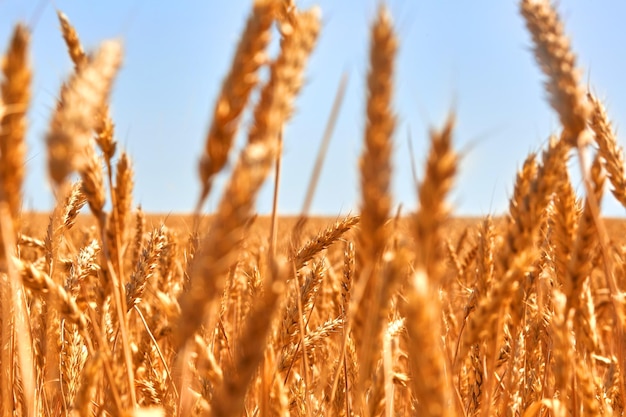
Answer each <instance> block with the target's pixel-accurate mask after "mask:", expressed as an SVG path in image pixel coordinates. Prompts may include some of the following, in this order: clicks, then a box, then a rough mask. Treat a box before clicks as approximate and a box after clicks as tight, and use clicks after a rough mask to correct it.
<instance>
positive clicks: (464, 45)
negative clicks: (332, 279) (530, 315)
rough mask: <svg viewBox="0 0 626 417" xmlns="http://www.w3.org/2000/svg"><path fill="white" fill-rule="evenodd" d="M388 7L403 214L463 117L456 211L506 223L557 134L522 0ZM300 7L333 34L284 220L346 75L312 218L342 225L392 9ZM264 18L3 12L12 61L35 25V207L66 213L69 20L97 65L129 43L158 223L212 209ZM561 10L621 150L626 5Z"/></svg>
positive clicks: (128, 6)
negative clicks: (524, 167) (110, 41)
mask: <svg viewBox="0 0 626 417" xmlns="http://www.w3.org/2000/svg"><path fill="white" fill-rule="evenodd" d="M386 3H387V5H388V7H389V9H390V11H391V14H392V16H393V18H394V22H395V25H396V30H397V35H398V38H399V52H398V56H397V71H396V78H395V84H396V92H395V98H394V99H395V110H396V113H397V118H398V123H397V127H396V130H395V136H394V140H395V156H394V158H395V165H394V198H395V202H396V204H402V206H403V209H404V210H411V209H413V208H414V207H415V200H416V198H415V185H414V182H413V179H412V175H411V162H410V155H409V145H408V143H409V140H411V141H412V148H413V150H414V154H415V160H416V165H417V172H418V175H419V173H420V172H422V170H423V163H424V160H425V157H426V155H425V152H426V150H427V146H428V131H429V129H430V128H431V127H438V126H440V125H441V124H442V123H443V121H444V120H445V118H446V116H447V114H448V112H450V111H454V112H456V117H457V127H456V132H455V143H456V147H457V149H459V151H460V152H461V153H462V154H463V160H462V165H461V167H460V168H461V170H460V174H459V177H458V180H457V183H456V187H455V189H454V193H453V195H452V198H451V204H452V205H453V207H454V209H455V214H456V215H459V216H475V215H484V214H489V213H491V214H500V213H502V212H504V211H505V210H506V208H507V202H508V197H509V196H510V195H511V193H512V189H513V181H514V178H515V173H516V171H517V169H518V168H519V167H521V164H522V162H523V160H524V158H525V157H526V155H527V154H528V153H529V152H532V151H540V149H541V147H543V146H544V145H545V144H546V143H547V140H548V137H549V135H550V134H556V133H558V129H559V125H558V119H557V117H556V116H555V114H554V112H553V111H552V110H551V109H550V108H549V106H548V104H547V102H546V101H545V93H544V91H543V81H544V77H543V75H542V74H541V73H540V71H539V69H538V67H537V65H536V63H535V61H534V58H533V56H532V52H531V50H530V36H529V35H528V33H527V32H526V30H525V27H524V23H523V20H522V19H521V17H520V15H519V13H518V5H517V1H512V0H511V1H501V0H485V1H474V2H459V1H453V0H422V1H412V0H389V1H387V2H386ZM297 4H298V6H299V7H300V8H308V7H311V6H313V5H318V6H319V7H320V8H321V10H322V16H323V28H322V32H321V36H320V39H319V42H318V45H317V48H316V50H315V52H314V53H313V55H312V57H311V60H310V63H309V66H308V69H307V73H306V85H305V86H304V88H303V90H302V93H301V95H300V96H299V97H298V99H297V101H296V113H295V115H294V117H293V119H292V120H291V122H290V124H289V125H288V126H287V127H286V130H285V136H284V140H285V144H284V154H283V175H282V178H281V190H280V204H279V210H280V213H281V214H284V215H288V214H297V213H299V211H300V209H301V207H302V203H303V200H304V195H305V192H306V187H307V184H308V181H309V178H310V175H311V171H312V168H313V163H314V159H315V155H316V153H317V149H318V147H319V144H320V141H321V137H322V134H323V132H324V127H325V124H326V122H327V120H328V117H329V114H330V110H331V106H332V103H333V99H334V96H335V93H336V91H337V88H338V86H339V82H340V79H341V77H342V74H343V73H346V74H347V76H348V85H347V91H346V95H345V99H344V102H343V106H342V108H341V111H340V114H339V120H338V123H337V127H336V130H335V133H334V136H333V140H332V143H331V145H330V148H329V153H328V156H327V158H326V160H325V163H324V167H323V171H322V175H321V178H320V182H319V186H318V191H317V194H316V196H315V199H314V202H313V207H312V214H317V215H328V216H336V215H338V214H340V213H342V214H345V213H348V212H350V211H355V209H356V208H357V207H358V203H359V194H358V191H359V189H358V168H357V167H358V165H357V163H358V158H359V155H360V152H361V146H362V137H363V128H364V125H365V121H364V120H365V119H364V114H365V101H366V92H365V88H364V87H365V77H366V74H367V61H368V43H369V26H370V23H371V21H372V19H373V17H374V15H375V12H376V8H377V7H378V4H379V0H342V1H336V0H316V1H309V0H307V1H298V2H297ZM251 5H252V0H230V1H227V2H226V1H201V0H193V1H192V0H190V1H185V2H178V1H157V0H124V1H121V0H117V1H108V2H95V1H75V0H74V1H70V0H56V1H54V2H52V1H49V0H46V1H43V0H40V1H29V2H26V1H21V0H0V47H1V48H2V50H3V51H4V50H5V49H6V45H7V43H8V40H9V36H10V33H11V31H12V28H13V25H14V24H15V23H17V22H19V21H22V22H25V23H26V24H27V25H28V26H29V27H31V29H32V50H31V58H32V63H33V67H34V85H33V103H32V106H31V109H30V113H29V116H30V129H29V137H28V145H29V152H28V154H29V158H28V161H27V169H28V180H27V184H26V189H25V197H24V204H25V207H24V208H25V209H27V210H29V209H30V210H38V211H43V210H50V209H51V208H52V207H53V204H54V198H53V196H52V193H51V191H50V187H49V185H48V180H47V177H46V166H45V165H46V155H45V147H44V141H43V138H44V135H45V132H46V129H47V124H48V120H49V118H50V115H51V110H52V109H53V107H54V105H55V101H56V98H57V95H58V91H59V87H60V85H61V83H62V81H63V80H64V79H65V78H66V77H67V76H68V75H69V74H70V72H71V70H72V64H71V62H70V59H69V57H68V55H67V52H66V48H65V44H64V42H63V39H62V37H61V34H60V30H59V22H58V20H57V16H56V10H61V11H63V12H64V13H65V14H66V15H67V16H68V18H69V19H70V21H71V22H72V23H73V25H74V26H75V28H76V29H77V31H78V33H79V35H80V37H81V40H82V42H83V45H84V47H85V49H86V50H88V51H89V50H93V49H94V48H96V47H97V46H98V44H99V42H101V41H102V40H104V39H107V38H121V39H123V41H124V45H125V59H124V65H123V68H122V70H121V72H120V73H119V75H118V77H117V80H116V82H115V87H114V92H113V95H112V99H111V102H112V113H113V119H114V121H115V123H116V138H117V140H118V142H119V145H118V146H119V148H118V149H125V150H127V151H128V152H129V153H130V155H131V157H132V159H133V161H134V168H135V171H136V176H135V202H136V203H137V204H141V205H142V207H143V209H144V210H145V211H146V212H160V213H168V212H182V213H184V212H190V211H191V210H193V208H194V205H195V202H196V200H197V197H198V192H199V187H198V180H197V174H196V173H197V161H198V157H199V155H200V153H201V150H202V148H203V146H204V139H205V135H206V132H207V129H208V126H209V123H210V118H211V113H212V111H213V105H214V101H215V99H216V97H217V94H218V91H219V88H220V85H221V82H222V79H223V77H224V76H225V74H226V72H227V69H228V68H229V66H230V61H231V58H232V55H233V53H234V50H235V47H236V44H237V41H238V39H239V35H240V33H241V31H242V29H243V27H244V24H245V20H246V18H247V16H248V13H249V11H250V8H251ZM558 9H559V12H560V14H561V17H562V19H563V20H564V22H565V25H566V27H565V29H566V32H567V33H568V34H569V35H570V37H571V39H572V46H573V49H574V51H575V52H576V53H577V56H578V62H579V66H580V67H581V68H582V69H583V70H584V73H583V74H582V80H583V82H584V83H585V84H588V85H589V87H590V88H591V89H592V90H593V91H594V92H595V93H596V94H597V95H598V96H599V97H600V98H602V99H604V100H605V105H606V107H607V111H608V113H609V116H610V117H611V118H612V120H613V121H614V124H615V126H616V127H617V129H618V136H619V132H620V130H619V128H620V126H622V125H624V121H625V120H626V119H625V118H626V83H625V82H624V74H625V73H626V56H625V55H624V54H623V53H622V52H621V51H622V50H621V47H622V46H623V45H626V31H624V30H623V16H625V15H626V2H615V1H609V0H597V1H594V2H589V1H585V0H569V1H567V2H559V3H558ZM276 41H277V39H274V43H273V46H272V48H271V52H272V53H274V54H275V52H276V50H277V48H276V46H277V42H276ZM242 122H243V125H242V129H241V131H240V132H241V134H240V136H239V141H238V144H237V145H238V146H237V151H238V150H239V149H240V148H241V146H242V144H243V142H244V141H245V133H246V131H247V126H249V125H250V117H249V114H246V115H245V116H244V118H243V120H242ZM620 141H621V138H620ZM621 143H622V145H623V143H624V142H623V141H621ZM235 157H236V154H233V155H232V157H231V161H234V158H235ZM575 162H576V161H575V160H574V159H573V160H572V161H571V163H570V165H571V167H572V173H573V174H574V175H573V178H574V179H575V184H576V185H577V187H578V190H579V192H582V188H583V187H582V184H581V183H580V180H579V178H580V177H579V175H577V164H576V163H575ZM227 175H228V172H226V173H225V174H222V175H220V181H219V182H218V187H217V188H215V189H214V191H213V194H212V195H211V197H210V199H209V202H208V204H207V206H206V208H205V211H207V212H208V211H211V210H212V209H214V208H215V206H216V205H217V203H218V201H219V196H220V188H221V187H220V186H219V184H223V182H224V180H225V179H226V178H227ZM270 183H271V181H268V185H270ZM271 192H272V190H271V186H267V187H266V188H265V190H264V191H263V193H262V194H261V196H260V199H259V202H258V210H259V212H260V213H268V212H270V210H271ZM606 195H607V197H605V200H604V203H603V211H604V214H605V215H607V216H623V215H624V213H625V211H624V209H623V208H622V207H621V206H620V205H619V204H618V203H616V202H615V201H614V200H613V198H612V197H611V196H610V193H608V192H607V193H606Z"/></svg>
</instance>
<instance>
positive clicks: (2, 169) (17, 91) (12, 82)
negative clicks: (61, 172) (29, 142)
mask: <svg viewBox="0 0 626 417" xmlns="http://www.w3.org/2000/svg"><path fill="white" fill-rule="evenodd" d="M29 38H30V34H29V32H28V29H26V27H24V26H22V25H17V26H16V27H15V30H14V31H13V36H12V38H11V41H10V43H9V48H8V50H7V52H6V54H5V56H4V59H3V61H2V75H3V80H2V85H1V86H0V89H1V100H0V109H1V110H2V111H1V112H0V200H1V201H4V202H6V203H7V205H8V208H9V212H10V214H11V218H12V220H13V222H14V224H15V225H16V222H17V218H18V213H19V211H20V209H21V204H22V183H23V182H24V176H25V169H24V165H25V161H24V159H25V155H26V124H27V122H26V111H27V110H28V106H29V103H30V80H31V70H30V63H29V62H28V45H29V42H30V41H29ZM0 256H1V255H0Z"/></svg>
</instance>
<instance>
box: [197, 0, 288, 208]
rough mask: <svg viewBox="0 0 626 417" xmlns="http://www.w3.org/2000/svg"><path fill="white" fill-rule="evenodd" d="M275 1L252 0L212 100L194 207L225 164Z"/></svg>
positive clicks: (265, 41) (261, 60) (260, 59)
mask: <svg viewBox="0 0 626 417" xmlns="http://www.w3.org/2000/svg"><path fill="white" fill-rule="evenodd" d="M276 6H277V2H276V1H275V0H256V1H255V2H254V5H253V6H252V13H251V14H250V17H249V18H248V21H247V23H246V28H245V29H244V32H243V34H242V36H241V39H240V41H239V45H238V46H237V50H236V52H235V56H234V57H233V61H232V64H231V68H230V71H229V73H228V75H227V76H226V78H225V79H224V82H223V83H222V90H221V92H220V95H219V97H218V99H217V101H216V103H215V108H214V110H213V121H212V122H211V127H210V128H209V133H208V135H207V138H206V144H205V148H204V152H203V154H202V157H201V158H200V165H199V174H200V184H201V187H202V190H201V192H200V199H199V202H198V208H200V206H201V205H202V203H203V202H204V200H205V199H206V198H207V196H208V195H209V192H210V191H211V187H212V182H213V177H214V176H215V174H217V173H218V172H219V171H220V170H221V169H222V168H223V167H224V165H225V164H226V160H227V158H228V154H229V152H230V149H231V147H232V145H233V140H234V138H235V134H236V133H237V127H238V120H237V119H238V118H239V116H240V115H241V113H242V112H243V109H244V108H245V106H246V104H247V103H248V99H249V97H250V94H251V92H252V90H253V89H254V87H255V86H256V85H257V83H258V79H259V77H258V75H257V73H258V70H259V68H260V67H261V65H263V64H264V63H265V62H266V60H267V58H266V55H265V49H266V48H267V45H268V43H269V41H270V38H271V30H270V29H271V25H272V22H273V21H274V14H275V9H276Z"/></svg>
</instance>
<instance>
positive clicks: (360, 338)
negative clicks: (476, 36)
mask: <svg viewBox="0 0 626 417" xmlns="http://www.w3.org/2000/svg"><path fill="white" fill-rule="evenodd" d="M520 10H521V15H522V16H523V18H524V19H525V21H526V25H527V27H528V30H529V31H530V33H531V35H532V40H533V44H534V55H535V58H536V60H537V62H538V63H539V65H540V67H541V69H542V70H543V72H544V73H545V76H546V90H547V96H548V98H549V102H550V104H551V106H552V108H553V109H554V110H555V111H556V113H557V114H558V116H559V120H560V123H561V128H562V131H561V132H560V133H559V134H558V135H554V136H552V137H551V138H550V140H549V141H548V144H547V145H546V148H545V149H544V150H543V151H542V152H541V154H540V155H536V154H531V155H529V156H528V157H527V158H526V160H525V162H524V163H523V166H522V168H521V170H520V171H519V173H518V174H517V178H516V179H515V185H514V191H513V194H512V197H511V199H510V205H509V211H508V213H507V214H506V215H505V216H504V217H502V218H499V219H495V220H492V219H490V218H485V219H484V220H483V221H481V222H477V223H476V224H475V225H470V226H469V227H467V228H466V229H465V230H458V231H457V233H456V234H455V233H452V234H450V233H447V232H446V230H450V229H447V228H449V227H450V226H449V220H450V215H451V214H450V210H449V208H448V206H447V204H446V197H447V194H448V192H449V191H450V189H451V187H452V184H453V181H454V177H455V175H456V171H457V167H458V161H459V157H458V154H457V153H456V152H455V151H454V149H453V147H452V140H451V139H452V134H453V128H454V118H453V117H450V118H449V119H448V120H447V121H446V122H445V124H444V125H443V127H442V128H440V129H433V130H432V131H431V132H430V134H429V137H430V150H429V153H428V155H427V156H426V162H425V172H424V173H423V175H422V176H421V178H422V180H421V182H419V183H418V184H416V194H417V198H418V201H419V206H418V209H417V210H416V212H415V213H412V214H411V215H410V216H402V217H401V216H394V213H392V206H393V201H392V197H391V193H390V181H391V174H392V165H391V162H390V159H391V155H392V149H393V147H394V144H393V142H392V137H393V132H394V125H395V116H394V112H393V110H392V106H391V102H392V93H393V88H392V85H393V82H392V81H393V74H394V58H395V54H396V48H397V38H396V35H395V32H394V28H393V25H392V20H391V17H390V15H389V13H388V11H387V10H386V9H385V8H384V7H382V6H381V7H380V8H379V10H378V12H377V15H376V16H375V18H374V19H373V23H372V27H371V47H370V50H369V51H370V55H369V72H368V75H367V92H368V94H367V103H366V115H365V119H366V123H365V129H364V143H363V151H362V156H361V159H360V166H359V170H360V180H361V182H360V189H361V197H360V207H359V211H360V213H359V215H358V216H349V217H347V218H344V219H342V220H339V221H337V222H335V223H331V224H330V225H328V226H327V227H326V228H321V231H319V233H318V234H317V235H315V234H314V233H311V232H312V229H314V228H312V227H311V224H310V223H309V224H308V227H305V226H306V221H307V216H306V213H305V214H303V216H302V218H301V219H300V221H298V222H297V223H296V224H295V225H294V226H293V227H292V228H290V230H288V231H287V233H282V234H281V236H283V237H282V238H281V239H278V237H277V236H278V234H277V228H276V217H275V213H274V217H273V219H274V221H272V226H271V227H267V228H261V230H260V231H259V232H258V233H252V231H253V230H257V229H254V228H253V226H252V225H253V223H254V222H253V220H254V219H255V216H254V205H255V199H256V197H257V194H258V192H259V188H260V187H261V186H262V184H263V183H264V182H265V180H266V178H267V177H268V175H269V174H271V173H272V172H273V170H274V169H275V167H278V166H279V162H280V154H281V143H282V142H281V141H282V136H281V135H282V129H283V127H284V125H285V123H287V121H288V120H289V118H290V116H291V115H292V112H293V105H294V100H295V98H296V96H297V95H298V92H299V90H300V87H301V85H302V82H303V74H304V69H305V66H306V63H307V58H308V56H309V54H310V53H311V51H312V49H313V48H314V46H315V43H316V38H317V36H318V32H319V29H320V16H319V11H318V10H317V9H315V8H313V9H310V10H299V9H298V8H297V7H296V6H295V5H294V4H293V3H291V2H290V1H287V0H255V1H254V2H253V5H252V9H251V11H250V15H249V18H248V20H247V23H246V25H245V29H244V32H243V34H242V35H241V40H240V41H239V44H238V46H237V49H236V52H235V53H234V58H233V60H232V66H231V69H230V72H229V73H228V74H227V76H226V78H225V80H224V82H223V84H222V89H221V92H220V93H219V97H218V98H217V102H216V104H215V107H214V113H213V116H212V117H213V119H212V124H211V127H210V129H209V133H208V136H207V140H206V147H205V148H204V150H203V153H202V157H201V159H200V164H199V173H200V175H199V177H200V181H201V185H202V192H201V195H200V196H199V199H198V200H199V202H198V208H197V211H196V217H195V222H194V226H193V228H192V229H191V233H185V231H181V230H174V229H169V228H167V227H164V226H161V227H157V228H155V229H154V230H146V222H145V216H144V215H143V214H142V212H141V210H138V209H137V208H136V207H135V206H134V205H133V202H132V191H133V169H132V165H131V162H130V159H129V157H128V156H127V155H126V154H125V153H123V152H116V142H115V140H114V124H113V122H112V120H111V117H110V112H109V109H108V105H107V96H108V95H109V92H110V90H111V85H112V81H113V79H114V77H115V75H116V71H117V70H118V67H119V66H120V62H121V54H122V51H121V47H120V44H119V43H118V42H116V41H107V42H104V43H102V44H101V46H100V47H99V48H98V49H97V50H96V51H94V52H93V53H92V54H86V53H85V52H84V50H83V48H82V47H81V43H80V40H79V37H78V35H77V32H76V31H75V29H74V28H73V26H72V25H71V24H70V22H69V21H68V19H67V18H66V17H65V16H64V15H63V14H61V13H59V19H60V23H61V32H62V35H63V38H64V39H65V41H66V43H67V46H68V50H69V55H70V57H71V59H72V61H73V63H74V71H73V73H72V74H71V76H70V77H69V78H68V79H67V81H66V82H65V83H64V84H63V86H62V87H61V90H60V93H59V100H58V103H57V105H56V108H55V109H53V112H52V116H51V120H50V124H49V128H48V131H47V134H46V137H45V141H46V146H47V155H48V173H49V178H50V181H51V184H52V186H53V189H54V192H55V195H56V196H57V204H56V207H55V209H54V211H53V212H52V214H51V215H50V218H49V223H48V225H47V228H42V229H41V230H28V228H26V227H25V226H24V224H25V218H27V217H28V214H24V213H21V211H20V208H21V205H22V200H21V188H22V183H23V179H24V166H25V139H24V138H25V132H26V112H27V109H28V104H29V99H30V88H31V82H30V81H31V68H30V64H29V58H28V55H29V53H28V50H29V32H28V30H27V29H26V28H25V27H24V26H22V25H17V26H16V27H15V30H14V32H13V35H12V38H11V39H10V41H9V44H8V48H7V52H6V54H5V55H4V58H3V61H2V80H1V101H0V291H1V294H0V302H1V309H2V313H1V315H0V327H1V328H0V364H1V367H0V415H1V416H18V415H19V416H21V415H24V416H40V415H41V416H59V415H62V416H79V415H80V416H91V415H98V416H101V415H102V416H105V415H112V416H122V415H128V416H148V415H149V416H153V415H154V416H157V415H180V416H187V415H213V416H233V417H234V416H237V417H239V416H307V417H309V416H325V415H338V416H383V415H384V416H388V417H390V416H396V415H402V416H404V415H415V416H458V417H461V416H462V417H465V416H493V415H498V416H546V415H553V416H569V415H571V416H592V415H622V414H623V411H624V401H625V400H626V384H625V381H626V378H625V377H624V375H623V373H624V369H622V368H623V367H624V365H625V362H624V360H625V359H626V357H625V356H626V355H625V346H624V342H625V338H624V337H625V335H624V333H625V330H626V328H625V324H626V315H625V307H626V302H625V300H624V299H623V294H624V292H623V291H624V289H626V277H625V274H626V271H625V268H624V265H625V258H626V249H625V248H624V247H623V246H621V245H619V244H617V243H615V242H613V241H612V240H611V239H610V236H609V235H608V233H607V228H606V226H605V223H604V221H603V220H602V219H601V218H600V217H599V213H600V208H599V202H600V201H601V197H602V192H603V189H604V182H605V178H608V180H609V182H610V184H611V191H612V193H613V195H614V196H615V198H616V199H617V200H619V201H620V202H621V203H622V204H623V205H625V206H626V174H625V173H624V161H623V155H622V151H621V149H620V148H619V146H618V145H617V142H616V139H615V136H614V132H613V129H612V127H611V124H610V122H609V121H608V118H607V115H606V112H605V110H604V108H603V106H602V104H601V103H600V101H598V100H597V99H596V98H595V97H594V96H593V95H591V94H590V93H587V92H586V91H585V89H584V88H583V87H582V86H581V84H580V81H579V78H580V74H579V72H578V70H577V68H576V63H575V56H574V54H573V53H572V51H571V50H570V46H569V42H568V38H567V37H566V35H565V34H564V31H563V26H562V24H561V22H560V21H559V17H558V15H557V13H556V12H555V10H554V8H553V7H552V6H551V4H550V3H549V1H548V0H536V1H534V0H522V1H521V2H520ZM276 28H277V29H278V30H276ZM273 34H274V35H276V34H278V35H279V36H280V50H279V52H278V53H277V55H276V56H275V57H273V58H270V57H268V56H267V53H266V49H267V46H268V43H269V42H270V39H271V36H272V35H273ZM262 67H267V69H268V76H267V78H266V79H264V77H261V76H259V70H260V69H261V68H262ZM257 90H258V91H259V94H258V100H257V101H256V103H252V104H250V103H249V101H250V96H251V94H252V93H253V92H254V91H257ZM247 106H252V107H253V110H252V114H253V123H251V126H250V128H249V131H248V132H247V142H246V144H245V146H244V147H243V150H242V151H241V153H240V154H239V155H238V156H237V157H236V161H237V162H236V163H235V164H234V165H233V168H232V170H231V172H230V173H229V175H230V176H229V179H228V180H227V183H226V185H225V187H224V189H223V191H222V196H221V199H220V200H219V201H220V203H219V205H218V206H217V209H216V211H215V213H213V214H212V215H211V216H207V217H201V216H200V211H201V210H200V208H201V207H202V206H203V202H204V201H205V199H206V198H207V196H208V195H209V194H210V192H211V189H212V184H213V180H214V177H215V175H216V174H218V173H220V172H221V171H223V170H224V167H225V165H226V162H227V160H228V159H229V156H230V155H229V154H230V153H231V152H230V151H231V148H233V141H234V138H235V136H236V134H237V127H238V120H239V119H240V115H241V114H242V112H243V111H244V110H245V109H246V108H247ZM571 156H573V157H575V158H576V160H577V161H578V162H579V169H580V171H581V176H582V178H583V183H584V190H585V192H584V196H582V197H579V196H577V194H576V193H575V191H574V188H573V185H572V182H571V179H570V177H569V174H568V160H569V159H570V157H571ZM577 169H578V168H577ZM72 179H77V181H76V182H72ZM107 200H108V204H107ZM85 205H88V207H89V210H90V212H91V215H92V216H93V218H94V219H95V220H94V222H93V223H94V224H95V226H94V227H92V228H90V229H85V230H82V231H78V230H75V229H76V228H75V229H73V227H74V225H75V223H76V221H77V215H78V213H79V212H80V210H81V209H82V208H83V206H85ZM108 207H110V209H109V208H108Z"/></svg>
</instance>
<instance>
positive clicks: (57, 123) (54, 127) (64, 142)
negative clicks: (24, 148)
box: [46, 41, 122, 186]
mask: <svg viewBox="0 0 626 417" xmlns="http://www.w3.org/2000/svg"><path fill="white" fill-rule="evenodd" d="M121 62H122V45H121V43H120V42H116V41H107V42H104V43H103V44H102V45H101V47H100V49H99V50H98V51H97V52H96V53H95V54H94V56H93V57H92V58H91V59H90V60H89V61H88V62H87V63H86V64H85V65H83V66H81V67H80V69H79V71H78V72H76V73H75V74H73V75H72V77H71V78H70V80H69V82H68V83H67V84H66V85H65V86H64V87H63V89H62V90H61V98H60V102H59V105H58V106H57V108H56V110H55V112H54V114H53V116H52V120H51V121H50V127H49V129H48V133H47V135H46V143H47V146H48V173H49V175H50V178H51V179H52V181H53V183H54V184H55V185H56V186H60V185H61V184H62V183H63V182H64V181H65V179H66V178H67V176H68V175H70V174H71V173H72V172H74V171H75V170H78V169H81V168H83V167H84V165H85V163H86V162H87V161H88V159H85V158H84V157H83V153H82V152H83V149H85V148H86V147H87V146H89V141H90V138H91V133H92V131H93V129H94V127H95V124H96V116H97V114H98V111H99V110H100V109H101V108H102V106H103V105H104V103H105V101H106V99H107V97H108V95H109V93H110V91H111V87H112V84H113V78H114V77H115V75H116V73H117V71H118V69H119V67H120V65H121Z"/></svg>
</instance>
